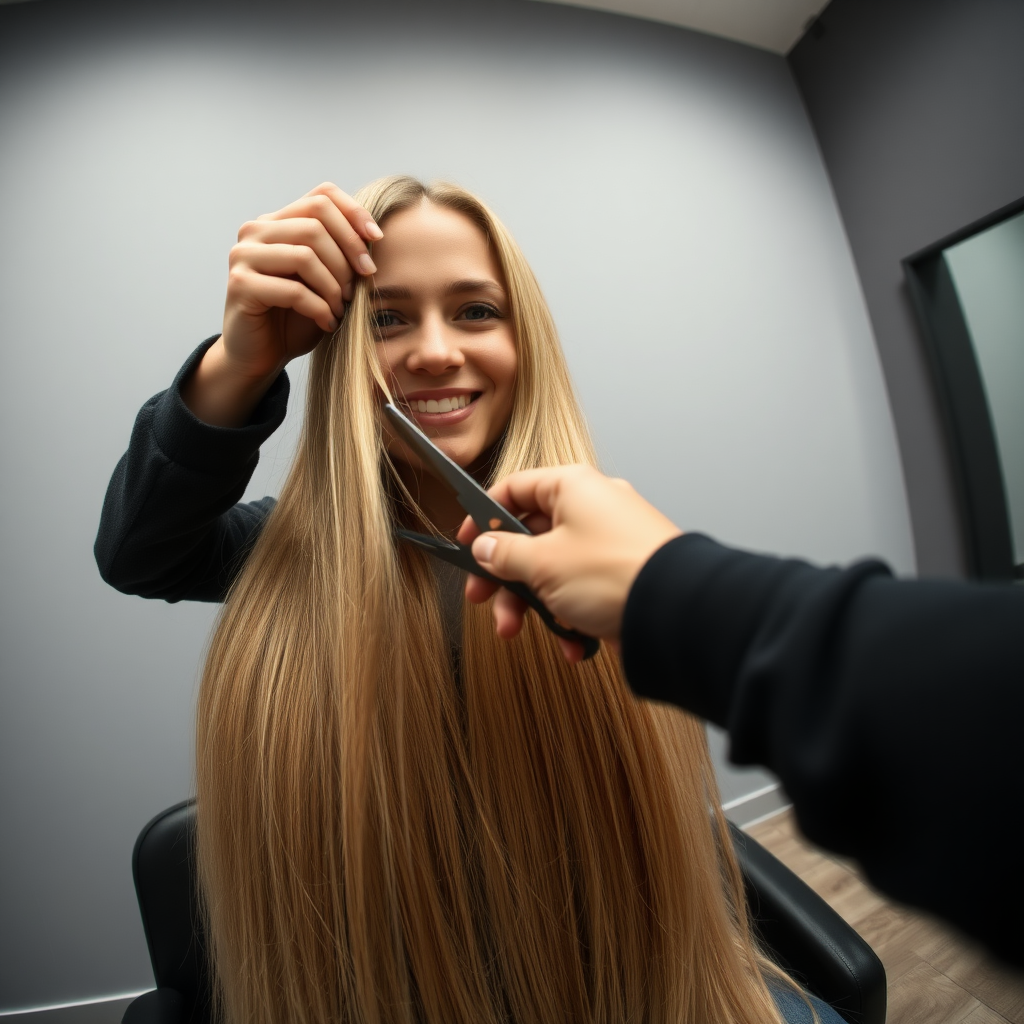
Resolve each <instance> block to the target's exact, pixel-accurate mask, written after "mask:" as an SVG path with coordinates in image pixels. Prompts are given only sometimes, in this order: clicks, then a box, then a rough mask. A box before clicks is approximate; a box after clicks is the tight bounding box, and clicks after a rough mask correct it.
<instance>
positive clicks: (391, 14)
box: [0, 0, 914, 1010]
mask: <svg viewBox="0 0 1024 1024" xmlns="http://www.w3.org/2000/svg"><path fill="white" fill-rule="evenodd" d="M0 133H2V138H3V146H2V148H0V216H2V221H0V223H2V224H3V234H4V244H3V246H2V247H0V309H2V310H3V319H2V325H3V326H2V330H3V333H4V338H3V358H4V371H5V373H4V380H5V385H6V386H5V391H4V401H3V402H2V403H0V417H2V427H3V430H2V437H3V445H2V448H0V451H2V465H0V473H2V479H3V481H4V489H3V499H2V515H3V528H2V534H0V536H2V555H0V557H2V566H3V571H2V574H0V580H2V582H0V588H2V590H0V593H2V601H3V613H2V628H3V636H2V638H0V642H2V646H0V651H2V673H3V676H2V682H0V694H2V704H3V706H2V708H0V758H2V760H3V764H2V767H0V770H2V774H0V778H2V783H0V784H2V787H3V788H2V791H0V815H2V817H0V820H2V821H3V829H2V831H0V842H2V849H3V863H2V864H0V885H2V886H3V894H2V899H3V906H2V910H0V920H2V924H0V971H2V993H0V1010H3V1009H12V1010H13V1009H17V1008H26V1007H32V1006H40V1005H52V1004H56V1003H63V1002H69V1001H73V1000H79V999H87V998H98V997H103V996H112V995H116V994H119V993H124V992H130V991H136V990H139V989H143V988H146V987H148V986H149V985H151V983H152V982H151V975H150V971H149V964H148V960H147V956H146V951H145V948H144V944H143V940H142V933H141V927H140V924H139V921H138V914H137V911H136V908H135V903H134V895H133V892H132V885H131V877H130V867H129V865H130V854H131V849H132V843H133V841H134V838H135V835H136V834H137V832H138V830H139V828H140V827H141V826H142V825H143V824H144V823H145V821H146V820H147V819H148V818H149V817H150V816H151V815H153V814H154V813H155V812H157V811H158V810H160V809H161V808H163V807H165V806H167V805H169V804H171V803H173V802H175V801H177V800H179V799H181V798H182V797H184V796H186V795H188V793H189V792H190V791H191V788H192V783H191V777H192V770H191V766H190V743H191V739H190V737H191V713H192V706H193V700H194V694H195V680H196V673H197V668H198V666H199V664H200V661H201V657H202V650H203V646H204V643H205V640H206V636H207V634H208V630H209V627H210V624H211V621H212V616H213V609H211V608H208V607H201V606H195V605H192V606H188V605H185V604H182V605H176V606H168V605H166V604H163V603H151V602H146V601H142V600H139V599H133V598H128V597H123V596H121V595H119V594H117V593H115V592H113V591H112V590H110V589H108V588H106V587H105V586H104V585H103V584H102V582H101V581H100V579H99V577H98V575H97V573H96V570H95V567H94V565H93V562H92V555H91V544H92V539H93V536H94V531H95V528H96V522H97V516H98V512H99V507H100V503H101V500H102V496H103V491H104V488H105V485H106V480H107V478H108V476H109V474H110V471H111V469H112V468H113V465H114V463H115V461H116V460H117V458H118V456H119V455H120V453H121V451H122V450H123V448H124V445H125V443H126V442H127V438H128V433H129V429H130V426H131V422H132V419H133V417H134V414H135V412H136V410H137V408H138V406H139V405H140V404H141V402H142V401H143V400H144V399H145V398H146V397H147V396H149V395H150V394H152V393H154V392H155V391H158V390H159V389H161V388H163V387H165V386H166V384H167V383H168V382H169V380H170V378H171V376H172V375H173V373H174V371H175V369H176V368H177V367H178V366H179V365H180V363H181V362H182V360H183V359H184V357H185V356H186V355H187V353H188V352H189V351H190V350H191V348H192V347H193V346H194V345H195V344H196V343H197V342H198V341H199V340H200V339H202V338H203V337H204V336H206V335H208V334H210V333H211V332H214V331H216V330H217V329H218V325H219V322H220V316H221V310H222V305H223V290H224V281H225V265H226V259H225V258H226V254H227V250H228V248H229V247H230V245H231V243H232V241H233V240H234V236H235V232H236V230H237V227H238V225H239V224H240V223H241V222H242V221H243V220H245V219H247V218H250V217H252V216H254V215H257V214H259V213H262V212H264V211H267V210H271V209H275V208H277V207H280V206H282V205H283V204H285V203H286V202H288V201H290V200H291V199H293V198H294V197H296V196H297V195H299V194H301V193H302V192H304V191H306V190H307V189H309V188H311V187H312V186H313V185H315V184H317V183H318V182H320V181H322V180H324V179H325V178H331V179H334V180H336V181H338V182H339V183H341V184H343V185H344V186H345V187H349V188H355V187H357V186H358V185H359V184H361V183H362V182H364V181H366V180H368V179H371V178H373V177H376V176H378V175H381V174H385V173H392V172H395V171H409V172H412V173H414V174H419V175H422V176H426V177H433V176H447V177H451V178H454V179H456V180H459V181H461V182H463V183H464V184H466V185H468V186H469V187H471V188H474V189H477V190H478V191H479V192H480V193H481V194H483V195H484V196H485V197H486V198H487V199H488V200H489V201H490V202H491V203H492V205H493V206H494V207H495V208H496V209H497V210H498V211H499V213H500V214H501V215H502V216H503V217H504V218H505V219H506V221H507V222H508V224H509V225H510V227H511V228H512V230H513V231H514V232H515V234H516V235H517V237H518V238H519V239H520V241H521V243H522V245H523V247H524V249H525V251H526V253H527V255H528V256H529V257H530V259H531V260H532V262H533V265H534V267H535V268H536V270H537V272H538V275H539V277H540V280H541V282H542V284H543V286H544V288H545V290H546V293H547V295H548V297H549V299H550V301H551V305H552V307H553V309H554V312H555V315H556V318H557V320H558V322H559V324H560V327H561V329H562V332H563V336H564V341H565V346H566V350H567V352H568V357H569V361H570V363H571V366H572V369H573V372H574V374H575V378H576V381H577V383H578V385H579V390H580V393H581V395H582V399H583V402H584V405H585V407H586V410H587V412H588V414H589V416H590V418H591V421H592V424H593V427H594V431H595V434H596V437H597V441H598V446H599V449H600V451H601V454H602V457H603V459H604V461H605V465H606V466H607V467H608V468H609V469H611V470H613V471H614V472H616V473H619V474H622V475H625V476H627V477H629V478H630V479H631V480H633V481H634V483H635V484H636V485H637V486H638V487H639V489H640V490H641V491H642V492H643V493H645V494H646V495H648V496H649V497H650V498H651V499H653V500H654V501H656V502H657V503H658V504H659V505H661V506H662V507H663V508H664V509H665V510H666V511H667V512H668V513H669V514H670V515H672V516H673V517H674V518H675V519H676V521H677V522H679V523H680V524H681V525H683V526H685V527H687V528H700V529H703V530H706V531H709V532H711V533H713V534H716V535H718V536H719V537H722V538H723V539H725V540H728V541H733V542H736V543H739V544H743V545H747V546H751V547H754V548H759V549H768V550H774V551H782V552H791V553H798V554H802V555H805V556H807V557H810V558H812V559H816V560H821V561H833V560H840V561H841V560H847V559H850V558H853V557H855V556H857V555H860V554H863V553H866V552H872V553H878V554H881V555H883V556H885V557H887V558H889V559H890V560H891V561H892V562H893V563H894V564H895V565H896V567H897V568H898V569H900V570H901V571H910V570H912V569H913V564H914V563H913V553H912V543H911V538H910V532H909V519H908V514H907V510H906V503H905V499H904V495H903V488H902V480H901V476H900V470H899V460H898V452H897V448H896V442H895V435H894V431H893V426H892V422H891V418H890V414H889V409H888V404H887V399H886V395H885V390H884V385H883V381H882V376H881V370H880V367H879V365H878V361H877V356H876V350H875V345H874V341H873V339H872V335H871V331H870V326H869V322H868V317H867V313H866V309H865V306H864V303H863V300H862V297H861V294H860V290H859V286H858V282H857V279H856V275H855V271H854V267H853V263H852V258H851V255H850V252H849V249H848V246H847V242H846V238H845V236H844V233H843V229H842V225H841V223H840V219H839V216H838V212H837V209H836V206H835V202H834V199H833V196H832V192H831V189H830V186H829V182H828V180H827V177H826V174H825V170H824V167H823V165H822V162H821V159H820V155H819V152H818V149H817V146H816V143H815V140H814V137H813V134H812V131H811V128H810V125H809V123H808V121H807V118H806V115H805V112H804V109H803V106H802V103H801V101H800V97H799V95H798V92H797V90H796V88H795V85H794V83H793V81H792V77H791V74H790V71H789V68H788V67H787V65H786V63H785V61H784V60H783V59H782V58H779V57H775V56H773V55H770V54H767V53H764V52H761V51H757V50H753V49H749V48H746V47H743V46H740V45H736V44H730V43H727V42H725V41H722V40H716V39H712V38H709V37H701V36H698V35H695V34H692V33H688V32H685V31H683V30H678V29H671V28H667V27H663V26H658V25H655V24H652V23H645V22H640V21H631V20H629V19H626V18H621V17H616V16H614V15H607V14H601V13H596V12H590V11H585V10H580V9H574V8H569V7H560V6H555V5H548V4H533V3H526V2H524V0H466V2H461V0H438V2H435V3H431V4H429V5H424V4H411V5H410V6H409V7H408V8H406V9H402V8H400V7H397V6H396V5H395V4H393V3H391V2H381V3H375V4H371V5H358V6H357V5H348V4H343V3H324V5H323V6H322V8H318V7H316V6H314V5H311V4H302V3H289V4H280V5H277V6H275V7H272V8H269V9H263V8H260V7H259V6H257V5H254V4H249V3H247V4H240V5H239V6H237V7H229V6H225V5H224V4H222V3H202V4H195V5H192V4H189V3H171V2H170V0H167V2H162V3H154V4H147V5H140V4H126V5H125V6H123V7H112V6H109V5H108V4H104V3H90V4H88V5H84V4H83V5H78V4H71V3H68V4H61V3H58V2H57V0H40V2H38V3H33V4H18V5H13V6H2V7H0ZM297 375H298V376H299V377H301V375H302V371H301V368H300V369H299V370H298V373H297ZM298 405H299V403H295V405H294V407H293V409H292V414H291V418H290V420H289V423H288V425H287V426H286V428H285V429H284V430H282V432H281V434H280V436H279V437H278V438H276V439H274V441H273V442H272V443H271V444H270V445H268V446H267V449H266V451H265V457H264V460H263V462H262V463H261V466H260V469H259V471H258V474H257V478H256V479H255V480H254V482H253V485H252V487H251V489H250V493H251V494H264V493H273V492H274V490H275V489H276V487H277V486H278V484H279V482H280V479H281V477H282V475H283V472H284V470H285V468H286V466H287V461H288V456H289V452H290V450H291V446H292V444H293V442H294V436H295V427H296V424H297V420H298V413H299V409H298ZM717 742H718V741H717V740H716V743H717ZM721 778H722V785H723V792H724V796H725V798H726V799H727V800H728V799H732V798H736V797H738V796H741V795H743V794H744V793H750V792H752V791H754V790H757V789H759V788H761V787H763V786H764V785H765V784H766V782H767V781H769V780H767V777H766V776H764V775H763V774H762V773H759V772H754V773H740V772H732V771H729V770H727V769H724V768H723V770H722V774H721Z"/></svg>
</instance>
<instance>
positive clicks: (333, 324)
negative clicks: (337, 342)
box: [327, 316, 338, 331]
mask: <svg viewBox="0 0 1024 1024" xmlns="http://www.w3.org/2000/svg"><path fill="white" fill-rule="evenodd" d="M327 322H328V323H329V324H330V325H331V330H332V331H336V330H337V329H338V321H337V320H336V319H335V318H334V317H333V316H332V317H331V319H330V320H328V321H327Z"/></svg>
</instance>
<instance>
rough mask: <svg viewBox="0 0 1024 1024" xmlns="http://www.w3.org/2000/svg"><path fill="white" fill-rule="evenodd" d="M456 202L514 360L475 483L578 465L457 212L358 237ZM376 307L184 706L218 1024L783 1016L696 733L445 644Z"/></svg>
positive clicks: (555, 675) (469, 611) (381, 217)
mask: <svg viewBox="0 0 1024 1024" xmlns="http://www.w3.org/2000/svg"><path fill="white" fill-rule="evenodd" d="M424 197H426V199H428V200H429V201H430V202H433V203H435V204H438V205H440V206H443V207H447V208H451V209H454V210H457V211H461V212H462V213H463V214H465V215H466V216H467V217H469V218H470V219H471V220H472V221H473V222H474V223H475V224H477V225H478V226H479V227H480V228H481V230H483V232H484V233H485V235H486V236H487V239H488V241H489V244H490V245H491V246H492V247H493V250H494V252H495V253H496V255H497V259H498V262H499V264H500V266H501V268H502V271H503V273H504V275H505V280H506V285H507V289H508V295H509V300H510V309H511V316H512V320H513V327H514V331H515V338H516V344H517V354H518V370H517V383H516V390H515V397H514V407H513V410H512V415H511V419H510V421H509V424H508V428H507V430H506V432H505V435H504V437H503V439H502V440H501V441H500V442H499V450H498V451H497V452H496V454H495V457H494V460H493V473H492V476H493V478H495V479H497V478H500V477H503V476H505V475H506V474H508V473H511V472H513V471H515V470H519V469H524V468H527V467H533V466H541V465H554V464H559V463H568V462H593V460H594V455H593V451H592V448H591V444H590V441H589V438H588V435H587V429H586V426H585V423H584V420H583V417H582V415H581V412H580V409H579V407H578V405H577V402H576V399H575V397H574V394H573V389H572V385H571V382H570V380H569V376H568V372H567V369H566V366H565V362H564V359H563V356H562V352H561V349H560V347H559V344H558V340H557V337H556V333H555V329H554V325H553V323H552V321H551V317H550V314H549V312H548V310H547V307H546V305H545V303H544V300H543V298H542V296H541V293H540V289H539V287H538V285H537V283H536V281H535V279H534V277H533V275H532V273H531V271H530V269H529V267H528V265H527V263H526V261H525V259H524V258H523V256H522V254H521V253H520V251H519V249H518V248H517V246H516V245H515V243H514V241H513V240H512V238H511V236H510V235H509V233H508V232H507V230H506V229H505V228H504V227H503V226H502V225H501V223H500V222H499V221H498V220H497V219H496V218H495V217H494V215H493V214H492V213H491V212H490V211H489V210H488V209H487V208H486V207H485V206H484V205H483V204H482V203H481V202H480V201H479V200H477V199H476V198H475V197H473V196H472V195H470V194H469V193H467V192H465V191H463V190H462V189H460V188H458V187H455V186H452V185H446V184H440V185H432V186H430V187H429V188H426V187H424V186H422V185H421V184H419V183H418V182H416V181H414V180H412V179H410V178H404V177H396V178H387V179H383V180H381V181H377V182H374V183H373V184H371V185H369V186H368V187H367V188H365V189H364V190H362V192H360V193H359V194H358V195H357V199H358V200H359V201H360V202H361V203H362V204H363V205H364V206H365V207H366V209H367V210H369V212H370V213H371V215H372V216H373V217H374V218H375V219H376V220H377V221H378V222H380V223H384V222H385V221H386V219H387V217H388V215H389V214H391V213H394V212H396V211H397V210H400V209H403V208H406V207H408V206H410V205H412V204H415V203H418V202H421V201H423V199H424ZM378 389H385V390H386V384H385V381H384V379H383V377H382V375H381V371H380V370H379V368H378V364H377V358H376V355H375V337H374V334H373V329H372V325H371V303H370V295H369V294H368V291H367V287H366V286H365V285H364V284H360V285H359V286H357V288H356V291H355V295H354V298H353V300H352V303H351V305H350V307H349V309H348V312H347V314H346V316H345V318H344V321H343V323H342V326H341V328H340V329H339V331H338V332H337V334H336V335H335V336H334V337H333V338H330V339H327V340H325V341H324V342H323V343H321V345H320V346H319V347H318V348H317V349H316V351H315V353H314V355H313V359H312V366H311V371H310V381H309V393H308V400H307V408H306V419H305V426H304V429H303V434H302V438H301V441H300V444H299V449H298V453H297V455H296V458H295V464H294V466H293V468H292V471H291V475H290V477H289V479H288V481H287V483H286V485H285V487H284V489H283V491H282V494H281V497H280V500H279V502H278V504H277V506H276V508H275V509H274V511H273V512H272V513H271V515H270V516H269V518H268V520H267V522H266V525H265V526H264V528H263V531H262V534H261V536H260V537H259V540H258V542H257V543H256V545H255V547H254V549H253V551H252V553H251V554H250V555H249V557H248V560H247V562H246V565H245V567H244V569H243V570H242V572H241V574H240V575H239V577H238V580H237V582H236V583H235V585H234V587H233V588H232V591H231V594H230V596H229V599H228V601H227V604H226V607H225V608H224V611H223V614H222V616H221V619H220V621H219V624H218V626H217V629H216V632H215V634H214V637H213V640H212V643H211V648H210V652H209V657H208V661H207V664H206V669H205V673H204V676H203V681H202V687H201V692H200V699H199V707H198V723H197V782H198V815H199V817H198V828H199V843H198V858H199V867H200V876H201V882H202V889H203V893H204V898H205V907H206V913H207V918H208V921H207V923H208V928H209V938H210V942H211V947H212V957H213V966H214V971H215V979H216V989H217V999H218V1007H219V1013H220V1014H221V1016H222V1017H223V1019H224V1020H225V1021H226V1022H227V1024H349V1022H352V1024H357V1022H358V1024H364V1022H365V1024H383V1022H388V1024H391V1022H394V1024H399V1022H401V1024H413V1022H416V1024H425V1022H437V1024H499V1022H501V1024H561V1022H565V1024H568V1022H579V1024H583V1022H588V1024H589V1022H608V1024H624V1022H637V1024H639V1022H650V1024H662V1022H664V1024H668V1022H672V1024H684V1022H692V1024H710V1022H713V1024H728V1022H737V1024H738V1022H745V1024H746V1022H750V1024H752V1022H754V1021H757V1022H758V1024H761V1022H764V1021H777V1020H778V1019H779V1018H778V1014H777V1012H776V1010H775V1007H774V1004H773V1002H772V1000H771V997H770V995H769V994H768V991H767V989H766V987H765V984H764V982H763V979H762V970H763V968H764V965H763V963H762V961H761V959H760V957H759V956H758V955H757V953H756V952H755V950H754V949H753V947H752V945H751V942H750V938H749V935H748V930H747V924H746V917H745V910H744V904H743V896H742V887H741V883H740V880H739V877H738V872H737V870H736V866H735V862H734V860H733V857H732V854H731V848H730V845H729V839H728V834H727V832H726V829H725V824H724V821H723V819H722V816H721V812H720V811H719V809H718V806H719V800H718V795H717V790H716V787H715V782H714V778H713V772H712V767H711V763H710V761H709V758H708V752H707V746H706V742H705V737H704V733H703V729H702V727H701V725H700V724H699V723H698V722H697V721H695V720H694V719H692V718H690V717H689V716H687V715H685V714H684V713H682V712H680V711H676V710H673V709H667V708H663V707H658V706H655V705H652V704H648V703H644V702H641V701H638V700H635V699H634V698H633V697H632V696H631V695H630V693H629V691H628V689H627V687H626V686H625V685H624V682H623V679H622V675H621V672H620V669H619V665H618V662H617V659H616V658H615V657H614V656H613V655H611V654H609V653H608V652H607V651H602V653H601V654H599V655H598V656H597V657H595V658H594V659H593V660H591V661H588V662H586V663H584V664H582V665H579V666H574V667H570V666H568V665H567V664H566V663H565V662H564V661H563V659H562V657H561V655H560V653H559V652H558V649H557V647H556V646H555V644H554V642H553V639H552V637H551V636H550V635H549V634H548V633H547V632H546V631H545V630H544V629H543V627H541V626H539V625H538V623H537V620H536V618H535V617H534V616H530V621H528V623H527V627H526V628H525V630H524V632H523V634H522V635H521V636H520V637H519V638H518V639H516V640H515V641H513V642H511V643H507V642H504V641H500V640H498V639H497V638H496V637H495V635H494V630H493V627H492V624H491V622H490V611H489V609H488V608H487V607H476V606H472V605H467V606H465V607H464V609H463V625H462V642H461V648H460V650H459V651H457V652H453V651H452V649H451V647H450V646H449V643H448V641H447V639H446V633H445V629H444V626H443V623H442V615H441V612H440V598H439V592H438V589H437V584H436V583H435V578H434V575H433V574H432V572H431V571H430V568H429V566H428V564H427V562H426V556H424V555H422V554H421V553H419V552H417V551H415V550H412V549H410V548H409V547H407V546H403V545H400V544H396V542H395V540H394V538H393V535H392V531H393V528H394V526H395V524H396V522H398V521H399V520H402V521H409V520H410V518H412V519H413V520H415V518H416V513H415V510H414V509H411V508H410V506H409V501H408V497H407V496H403V495H404V492H403V489H402V488H401V486H400V484H399V482H398V478H397V475H396V472H395V469H394V467H393V465H392V463H391V461H390V459H389V457H388V454H387V452H386V450H385V448H384V445H383V442H382V435H381V425H380V419H379V405H380V397H379V391H378Z"/></svg>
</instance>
